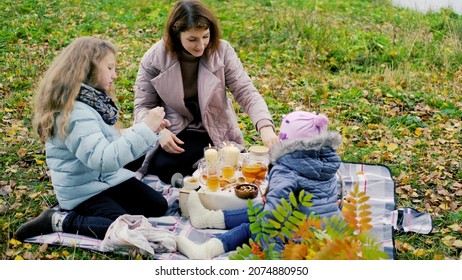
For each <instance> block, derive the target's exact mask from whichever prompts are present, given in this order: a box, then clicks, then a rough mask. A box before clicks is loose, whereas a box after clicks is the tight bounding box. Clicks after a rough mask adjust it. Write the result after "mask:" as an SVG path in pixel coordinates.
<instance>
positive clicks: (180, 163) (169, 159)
mask: <svg viewBox="0 0 462 280" xmlns="http://www.w3.org/2000/svg"><path fill="white" fill-rule="evenodd" d="M177 137H178V138H180V139H181V140H182V141H183V142H184V144H183V145H181V147H182V148H183V149H184V150H185V151H184V152H183V153H181V154H170V153H167V152H166V151H165V150H164V149H162V148H161V147H159V148H158V149H157V150H156V151H155V153H154V155H153V157H152V158H151V161H150V162H149V167H148V173H149V174H154V175H157V176H158V177H159V179H160V180H162V181H163V182H164V183H167V184H170V180H171V178H172V175H173V174H175V173H176V172H179V173H181V174H183V176H186V175H192V173H193V172H194V168H193V164H194V163H196V162H197V161H198V160H199V159H201V158H202V157H203V156H204V148H205V147H207V146H208V145H209V144H210V145H213V144H212V140H210V137H209V135H208V134H207V133H206V132H198V131H191V130H183V131H182V132H180V133H178V135H177Z"/></svg>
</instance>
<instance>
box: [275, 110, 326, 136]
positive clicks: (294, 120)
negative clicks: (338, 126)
mask: <svg viewBox="0 0 462 280" xmlns="http://www.w3.org/2000/svg"><path fill="white" fill-rule="evenodd" d="M328 122H329V119H328V118H327V117H326V116H325V115H322V114H319V115H316V114H313V113H310V112H304V111H295V112H292V113H290V114H288V115H287V116H285V117H284V119H283V120H282V122H281V128H280V130H279V139H280V140H292V139H302V138H308V137H313V136H316V135H319V134H320V133H321V132H323V131H326V130H327V123H328Z"/></svg>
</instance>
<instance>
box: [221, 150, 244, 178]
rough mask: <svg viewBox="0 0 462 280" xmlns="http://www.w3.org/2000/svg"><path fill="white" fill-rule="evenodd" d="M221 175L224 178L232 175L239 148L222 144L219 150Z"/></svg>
mask: <svg viewBox="0 0 462 280" xmlns="http://www.w3.org/2000/svg"><path fill="white" fill-rule="evenodd" d="M220 154H221V160H222V175H223V177H225V179H230V178H231V177H233V176H234V172H235V169H236V167H237V165H238V161H239V154H240V150H239V149H238V148H237V147H235V146H234V145H232V144H231V145H226V144H225V145H224V146H223V147H222V148H221V150H220Z"/></svg>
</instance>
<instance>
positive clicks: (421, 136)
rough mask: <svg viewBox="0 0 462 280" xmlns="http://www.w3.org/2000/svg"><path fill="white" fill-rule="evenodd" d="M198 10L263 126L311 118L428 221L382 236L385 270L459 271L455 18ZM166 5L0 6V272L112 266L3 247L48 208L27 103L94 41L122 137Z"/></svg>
mask: <svg viewBox="0 0 462 280" xmlns="http://www.w3.org/2000/svg"><path fill="white" fill-rule="evenodd" d="M205 2H206V3H207V4H209V6H210V7H212V9H213V10H215V11H216V13H217V15H218V17H219V20H220V23H221V27H222V30H223V38H224V39H227V40H228V41H230V42H231V44H232V45H233V46H234V47H235V49H236V51H237V53H238V55H239V57H240V58H241V60H242V62H243V64H244V66H245V68H246V69H247V71H248V73H249V74H250V75H251V77H252V78H253V79H254V82H255V85H256V86H257V88H258V89H259V90H260V92H261V93H262V95H263V96H264V98H265V100H266V101H267V103H268V106H269V108H270V110H271V112H272V113H273V116H274V120H275V122H276V124H279V121H280V119H281V117H282V116H283V115H284V114H286V113H288V112H290V111H292V110H294V109H303V110H314V111H318V112H323V113H324V114H326V115H328V116H329V118H330V119H331V128H332V129H336V130H338V131H340V132H341V133H342V135H343V138H344V142H343V144H342V147H341V149H340V151H339V152H340V154H341V156H342V158H343V159H344V160H345V161H353V162H366V163H380V164H385V165H387V166H389V167H390V169H391V170H392V172H393V176H394V179H395V181H396V187H397V202H398V206H410V207H414V208H416V209H417V210H420V211H424V212H428V213H431V214H432V215H433V218H434V226H435V229H434V232H433V233H432V234H430V235H418V234H403V235H399V236H397V237H396V247H397V249H398V255H397V256H398V258H399V259H460V258H461V248H460V241H461V238H460V225H461V224H462V212H461V211H462V168H461V160H460V159H461V158H462V136H461V135H462V133H461V127H462V123H461V119H462V101H461V96H462V67H461V66H460V65H462V46H461V41H462V35H461V34H462V32H461V30H462V16H459V15H457V14H455V13H453V12H451V11H450V10H443V11H441V12H440V13H436V14H420V13H417V12H413V11H410V10H404V9H397V8H394V7H392V6H391V5H390V4H388V3H387V2H386V1H381V0H372V1H371V0H318V1H316V0H305V1H302V0H295V1H288V0H287V1H270V0H264V1H263V0H257V1H250V0H243V1H223V0H207V1H205ZM172 6H173V1H162V0H160V1H147V0H136V1H135V0H112V1H95V0H93V1H88V0H73V1H44V0H39V1H36V0H34V1H32V0H23V1H12V0H4V1H2V2H1V3H0V18H1V23H2V24H1V27H0V30H1V31H0V69H1V75H0V117H1V119H2V122H1V123H0V135H1V136H2V141H0V171H1V174H2V176H1V179H0V195H1V196H0V227H1V234H0V259H15V258H29V259H119V258H124V257H122V256H119V255H110V254H109V255H105V254H99V253H95V252H91V251H86V250H81V249H74V248H60V247H48V248H45V247H40V246H39V245H31V244H16V243H15V242H13V240H11V234H12V232H14V230H15V229H16V228H17V227H18V226H19V225H20V224H21V223H23V222H25V221H26V220H27V219H29V218H32V217H35V216H37V215H38V214H39V213H40V211H41V210H42V209H43V208H45V207H47V206H50V205H52V204H53V203H54V202H56V199H55V197H54V194H53V191H52V187H51V183H50V179H49V176H48V174H47V167H46V164H45V163H44V162H43V160H44V153H43V150H42V147H41V146H40V145H39V143H38V141H37V138H36V136H35V134H34V132H33V131H32V129H31V125H30V123H31V117H32V116H31V107H30V102H31V97H32V95H33V92H34V88H35V86H36V84H37V81H38V80H39V78H40V76H41V74H42V73H43V72H44V71H45V70H46V68H47V66H48V65H49V63H50V62H51V60H52V59H53V58H54V57H55V55H56V54H57V52H59V51H60V50H61V49H62V48H63V47H65V46H66V45H68V44H69V43H70V42H71V41H72V40H73V39H75V38H76V37H78V36H83V35H95V36H99V37H102V38H105V39H109V40H111V41H112V42H114V43H116V44H117V45H118V47H119V49H120V54H119V57H118V62H119V65H118V80H117V82H116V85H117V95H118V101H119V105H120V107H121V109H122V110H123V114H122V120H123V122H124V123H125V124H126V125H129V124H130V123H131V121H132V110H133V90H132V89H133V84H134V81H135V77H136V73H137V69H138V65H139V61H140V59H141V56H142V55H143V54H144V52H145V51H146V50H147V49H148V48H149V46H150V45H151V44H153V43H154V42H155V41H157V40H158V39H160V38H161V37H162V33H163V29H164V25H165V20H166V17H167V15H168V13H169V11H170V9H171V7H172ZM236 110H238V112H239V113H240V114H239V116H240V121H241V126H242V129H243V130H244V132H245V135H246V138H245V140H246V143H247V144H248V145H250V144H253V143H255V142H259V141H260V140H259V138H258V135H257V133H256V132H255V131H254V130H253V126H252V124H251V123H250V120H249V118H248V117H247V116H246V115H245V114H243V113H242V111H239V108H238V107H236ZM395 144H396V145H395ZM456 225H459V228H458V227H457V226H456ZM441 240H442V241H441ZM456 241H457V242H456Z"/></svg>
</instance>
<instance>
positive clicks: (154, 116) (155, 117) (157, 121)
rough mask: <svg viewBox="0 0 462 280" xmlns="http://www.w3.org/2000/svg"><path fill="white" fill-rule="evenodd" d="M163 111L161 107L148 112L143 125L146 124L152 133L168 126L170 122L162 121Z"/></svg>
mask: <svg viewBox="0 0 462 280" xmlns="http://www.w3.org/2000/svg"><path fill="white" fill-rule="evenodd" d="M164 117H165V111H164V108H163V107H156V108H154V109H151V110H149V112H148V115H147V116H146V118H145V120H144V123H146V124H147V125H148V126H149V127H150V128H151V129H152V131H154V132H156V133H157V132H159V131H161V130H162V129H164V128H165V127H168V126H170V121H169V120H167V119H164Z"/></svg>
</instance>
